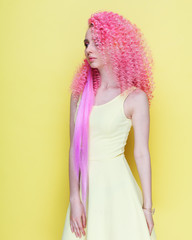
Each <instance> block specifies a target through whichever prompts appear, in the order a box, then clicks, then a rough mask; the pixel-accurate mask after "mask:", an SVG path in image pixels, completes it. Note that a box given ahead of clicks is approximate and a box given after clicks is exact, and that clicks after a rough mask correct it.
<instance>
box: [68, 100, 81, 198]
mask: <svg viewBox="0 0 192 240" xmlns="http://www.w3.org/2000/svg"><path fill="white" fill-rule="evenodd" d="M76 109H77V103H75V102H74V99H73V97H72V95H71V100H70V150H69V182H70V202H72V201H76V200H78V201H80V185H79V181H77V179H76V176H75V168H74V164H73V157H74V156H73V148H72V141H73V135H74V128H75V123H74V116H75V111H76Z"/></svg>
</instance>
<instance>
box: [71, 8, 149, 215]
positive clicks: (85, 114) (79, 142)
mask: <svg viewBox="0 0 192 240" xmlns="http://www.w3.org/2000/svg"><path fill="white" fill-rule="evenodd" d="M88 27H89V28H91V34H92V39H93V41H94V42H95V44H96V45H97V49H98V51H99V52H100V53H101V54H102V55H103V59H104V62H105V64H106V53H107V54H108V57H109V59H110V63H111V66H112V70H113V73H114V75H115V76H116V78H117V81H118V84H119V86H120V88H121V92H123V91H125V90H126V89H128V88H130V87H132V86H135V87H137V88H140V89H141V90H143V91H144V92H145V93H146V95H147V97H148V102H149V106H150V105H151V100H152V98H153V90H154V82H153V75H152V67H153V59H152V56H151V53H150V49H149V48H148V46H147V43H146V41H145V40H144V36H143V34H142V33H141V31H140V29H139V28H138V27H137V26H136V25H135V24H132V23H131V22H130V21H129V20H127V19H125V18H124V17H123V16H120V15H119V14H117V13H113V12H108V11H99V12H96V13H94V14H92V15H91V17H90V18H89V19H88ZM100 85H101V78H100V74H99V70H98V69H97V68H91V67H90V65H89V63H88V61H87V59H86V58H85V59H84V60H83V63H82V65H81V66H80V68H79V69H78V70H77V72H76V73H75V76H74V78H73V81H72V84H71V86H70V89H71V91H72V95H73V98H74V100H75V101H76V102H77V101H78V100H80V95H82V97H81V101H80V105H79V108H78V112H77V117H76V124H75V125H76V126H75V131H74V138H73V146H74V153H75V158H74V163H75V169H76V173H77V177H78V179H79V170H80V172H81V174H82V193H83V196H82V198H83V203H84V207H85V212H86V199H87V188H88V173H87V170H88V135H89V133H88V129H89V114H90V111H91V107H92V105H93V103H94V97H95V95H96V93H97V89H98V88H99V86H100ZM81 149H82V152H81Z"/></svg>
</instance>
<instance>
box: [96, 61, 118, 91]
mask: <svg viewBox="0 0 192 240" xmlns="http://www.w3.org/2000/svg"><path fill="white" fill-rule="evenodd" d="M99 72H100V76H101V86H100V88H102V89H108V88H119V87H118V82H117V78H116V77H115V76H114V74H113V71H112V69H111V67H110V66H109V65H107V66H106V65H105V66H104V67H103V68H101V69H99Z"/></svg>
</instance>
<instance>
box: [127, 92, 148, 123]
mask: <svg viewBox="0 0 192 240" xmlns="http://www.w3.org/2000/svg"><path fill="white" fill-rule="evenodd" d="M124 109H125V115H126V116H127V118H132V117H133V114H134V113H141V111H145V112H146V110H147V111H148V98H147V94H146V93H145V92H144V91H143V90H142V89H140V88H136V89H134V90H133V91H131V92H130V93H129V94H128V96H127V98H126V99H125V105H124Z"/></svg>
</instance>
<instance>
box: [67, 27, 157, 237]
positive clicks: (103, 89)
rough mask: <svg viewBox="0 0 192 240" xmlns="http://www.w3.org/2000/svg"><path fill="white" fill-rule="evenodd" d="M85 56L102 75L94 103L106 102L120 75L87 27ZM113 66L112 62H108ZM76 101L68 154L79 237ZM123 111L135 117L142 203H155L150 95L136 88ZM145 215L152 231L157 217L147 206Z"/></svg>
mask: <svg viewBox="0 0 192 240" xmlns="http://www.w3.org/2000/svg"><path fill="white" fill-rule="evenodd" d="M84 44H85V56H86V58H87V60H88V62H89V64H90V66H91V67H92V68H97V69H98V70H99V72H100V76H101V86H100V87H99V89H98V90H97V94H96V97H95V105H100V104H104V103H106V102H108V101H110V100H112V99H113V98H114V97H116V96H117V95H119V94H120V93H121V90H120V88H119V87H118V85H117V79H116V78H115V76H114V75H113V74H112V71H106V65H104V62H103V60H102V56H101V55H100V53H99V52H98V50H97V46H96V45H95V44H94V41H93V40H92V37H91V31H90V29H89V28H88V30H87V32H86V34H85V40H84ZM89 57H94V58H96V59H94V61H90V59H89ZM108 67H109V68H110V62H108ZM76 108H77V104H76V103H75V102H74V100H73V97H72V95H71V101H70V142H71V144H70V154H69V180H70V205H71V211H70V225H71V231H72V232H74V233H75V235H76V237H79V238H80V237H81V236H82V234H83V235H85V230H84V228H85V227H86V217H85V212H84V208H83V204H82V202H81V199H80V185H79V182H78V181H77V180H76V178H75V174H74V173H75V171H74V165H73V161H72V159H73V156H72V147H71V146H72V140H73V134H74V116H75V111H76ZM124 112H125V115H126V117H127V118H129V119H132V124H133V129H134V158H135V162H136V165H137V170H138V173H139V177H140V180H141V185H142V192H143V207H145V208H151V207H152V198H151V159H150V153H149V146H148V142H149V128H150V113H149V103H148V99H147V95H146V93H145V92H144V91H142V90H141V89H138V88H137V89H135V90H133V91H132V92H130V94H129V95H128V96H127V98H126V99H125V101H124ZM143 211H144V214H145V218H146V221H147V226H148V229H149V233H150V234H151V232H152V229H153V226H154V221H153V217H152V214H151V213H150V212H148V211H146V210H144V209H143Z"/></svg>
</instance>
